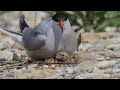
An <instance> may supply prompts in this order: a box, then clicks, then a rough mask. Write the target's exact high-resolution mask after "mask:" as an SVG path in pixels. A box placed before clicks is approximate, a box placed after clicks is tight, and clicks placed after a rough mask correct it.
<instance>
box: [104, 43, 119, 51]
mask: <svg viewBox="0 0 120 90" xmlns="http://www.w3.org/2000/svg"><path fill="white" fill-rule="evenodd" d="M106 49H108V50H113V51H115V52H116V51H119V50H120V44H109V45H107V46H106Z"/></svg>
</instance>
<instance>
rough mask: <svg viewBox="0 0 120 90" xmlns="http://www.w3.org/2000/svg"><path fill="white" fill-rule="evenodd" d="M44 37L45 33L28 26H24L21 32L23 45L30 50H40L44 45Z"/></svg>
mask: <svg viewBox="0 0 120 90" xmlns="http://www.w3.org/2000/svg"><path fill="white" fill-rule="evenodd" d="M46 39H47V38H46V36H45V35H43V34H41V33H40V32H37V31H36V30H32V29H30V28H25V29H24V30H23V32H22V41H23V46H24V47H25V48H26V49H27V50H30V51H35V50H40V49H41V48H42V47H44V45H45V42H46Z"/></svg>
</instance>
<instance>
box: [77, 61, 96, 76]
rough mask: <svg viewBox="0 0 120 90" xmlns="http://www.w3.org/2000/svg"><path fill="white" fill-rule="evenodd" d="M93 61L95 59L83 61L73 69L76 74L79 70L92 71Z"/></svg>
mask: <svg viewBox="0 0 120 90" xmlns="http://www.w3.org/2000/svg"><path fill="white" fill-rule="evenodd" d="M95 63H96V62H95V61H84V62H82V63H80V64H78V65H77V66H76V68H75V71H76V72H77V73H78V74H79V73H81V72H92V71H93V69H94V64H95Z"/></svg>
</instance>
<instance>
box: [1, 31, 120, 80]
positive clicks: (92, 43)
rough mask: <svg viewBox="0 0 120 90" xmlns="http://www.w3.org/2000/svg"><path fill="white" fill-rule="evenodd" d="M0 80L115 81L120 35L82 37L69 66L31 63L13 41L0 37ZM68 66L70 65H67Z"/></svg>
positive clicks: (119, 62) (118, 75)
mask: <svg viewBox="0 0 120 90" xmlns="http://www.w3.org/2000/svg"><path fill="white" fill-rule="evenodd" d="M0 37H1V38H0V78H1V79H119V78H120V33H119V32H113V33H110V32H103V33H84V34H82V44H81V45H80V46H79V47H78V49H79V51H75V53H74V54H73V55H72V56H67V54H65V53H63V52H62V53H63V54H64V57H63V59H64V60H65V61H69V63H66V62H65V63H56V62H55V61H54V60H53V59H49V60H46V61H45V62H32V61H30V59H29V58H28V57H27V55H26V53H25V50H24V48H23V47H21V45H20V44H19V43H17V42H16V41H15V40H14V39H13V38H11V37H9V36H7V35H5V34H3V33H0ZM70 63H71V64H70Z"/></svg>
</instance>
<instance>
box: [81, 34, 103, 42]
mask: <svg viewBox="0 0 120 90" xmlns="http://www.w3.org/2000/svg"><path fill="white" fill-rule="evenodd" d="M101 39H102V37H101V36H100V35H99V34H97V33H84V34H82V42H96V41H100V40H101Z"/></svg>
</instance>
